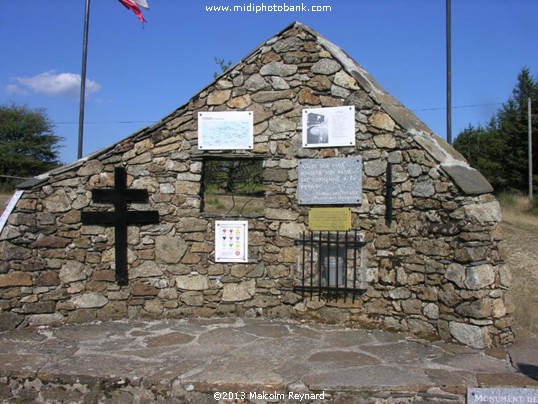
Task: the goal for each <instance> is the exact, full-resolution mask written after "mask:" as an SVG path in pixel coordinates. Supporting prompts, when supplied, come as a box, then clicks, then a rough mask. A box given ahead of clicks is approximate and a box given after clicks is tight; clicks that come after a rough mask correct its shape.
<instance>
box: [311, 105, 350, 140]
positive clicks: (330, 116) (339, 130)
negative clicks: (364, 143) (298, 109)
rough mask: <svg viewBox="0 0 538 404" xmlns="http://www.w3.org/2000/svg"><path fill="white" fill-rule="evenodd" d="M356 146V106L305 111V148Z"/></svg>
mask: <svg viewBox="0 0 538 404" xmlns="http://www.w3.org/2000/svg"><path fill="white" fill-rule="evenodd" d="M344 146H355V106H353V105H351V106H345V107H331V108H314V109H304V110H303V147H344Z"/></svg>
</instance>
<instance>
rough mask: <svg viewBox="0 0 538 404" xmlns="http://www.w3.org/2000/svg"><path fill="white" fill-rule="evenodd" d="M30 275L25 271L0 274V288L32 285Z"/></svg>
mask: <svg viewBox="0 0 538 404" xmlns="http://www.w3.org/2000/svg"><path fill="white" fill-rule="evenodd" d="M32 285H33V281H32V276H31V275H30V274H29V273H25V272H12V273H9V274H5V275H0V288H8V287H13V286H32Z"/></svg>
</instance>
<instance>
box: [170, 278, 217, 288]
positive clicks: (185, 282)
mask: <svg viewBox="0 0 538 404" xmlns="http://www.w3.org/2000/svg"><path fill="white" fill-rule="evenodd" d="M176 288H177V289H180V290H206V289H209V280H208V278H207V276H204V275H181V276H177V277H176Z"/></svg>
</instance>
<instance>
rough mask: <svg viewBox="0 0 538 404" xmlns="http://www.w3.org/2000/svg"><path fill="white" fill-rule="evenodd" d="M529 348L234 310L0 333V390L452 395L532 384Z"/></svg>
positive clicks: (263, 398) (164, 395)
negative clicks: (470, 344)
mask: <svg viewBox="0 0 538 404" xmlns="http://www.w3.org/2000/svg"><path fill="white" fill-rule="evenodd" d="M537 346H538V339H537V338H536V337H533V336H525V337H523V338H521V339H520V340H519V341H518V342H516V343H515V344H514V345H512V346H510V347H509V348H508V349H503V348H498V349H489V350H485V351H481V350H475V349H471V348H467V347H464V346H460V345H453V344H447V343H441V342H429V341H425V340H420V339H417V338H415V337H409V336H408V335H406V334H396V333H389V332H385V331H376V330H359V329H347V328H342V327H338V326H333V325H323V324H311V323H296V322H291V321H281V320H268V319H240V318H217V319H182V320H158V321H113V322H102V323H91V324H80V325H69V326H62V327H59V328H36V329H22V330H15V331H9V332H4V333H1V334H0V397H2V399H3V402H13V401H19V402H114V403H118V402H126V403H127V402H155V401H163V402H164V401H166V402H193V403H195V402H196V403H199V402H202V403H203V402H206V403H215V402H217V401H220V402H259V403H262V402H284V401H285V402H334V401H339V402H390V403H395V402H409V401H423V402H432V401H433V402H464V401H465V395H466V390H467V388H469V387H491V386H512V387H532V388H538V381H537V380H538V350H537V349H536V347H537ZM214 393H222V394H221V395H220V396H214ZM290 393H293V394H295V396H290ZM215 397H216V398H219V397H220V400H216V399H215ZM230 398H231V399H232V400H228V399H230Z"/></svg>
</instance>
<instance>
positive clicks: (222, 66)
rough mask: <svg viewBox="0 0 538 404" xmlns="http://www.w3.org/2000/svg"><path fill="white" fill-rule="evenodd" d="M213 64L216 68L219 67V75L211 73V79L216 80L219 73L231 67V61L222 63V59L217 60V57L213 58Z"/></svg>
mask: <svg viewBox="0 0 538 404" xmlns="http://www.w3.org/2000/svg"><path fill="white" fill-rule="evenodd" d="M214 60H215V63H216V64H217V66H219V68H220V73H219V72H214V73H213V78H215V79H216V78H217V77H219V76H220V74H221V73H224V72H225V71H226V70H228V69H229V68H230V67H232V61H231V60H228V61H227V62H225V61H224V59H219V58H218V57H216V56H215V59H214Z"/></svg>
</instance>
